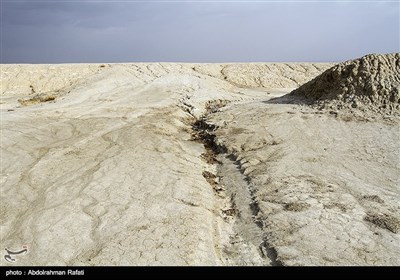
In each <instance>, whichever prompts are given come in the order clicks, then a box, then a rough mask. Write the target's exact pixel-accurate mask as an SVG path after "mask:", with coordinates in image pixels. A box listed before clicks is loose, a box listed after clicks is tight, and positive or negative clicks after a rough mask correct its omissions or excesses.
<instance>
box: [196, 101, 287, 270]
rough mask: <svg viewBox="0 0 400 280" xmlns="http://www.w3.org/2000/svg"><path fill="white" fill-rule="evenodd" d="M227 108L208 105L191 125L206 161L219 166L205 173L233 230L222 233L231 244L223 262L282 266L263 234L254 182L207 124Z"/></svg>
mask: <svg viewBox="0 0 400 280" xmlns="http://www.w3.org/2000/svg"><path fill="white" fill-rule="evenodd" d="M225 105H226V102H221V100H216V101H209V102H208V103H207V104H206V113H205V114H204V115H202V116H201V117H200V118H198V119H196V120H195V121H194V122H193V125H192V131H193V134H192V137H193V140H197V141H200V142H202V143H203V145H204V148H205V153H203V155H202V157H203V159H205V160H206V162H207V163H208V164H213V165H216V174H213V173H210V172H208V171H206V172H203V176H204V177H205V179H206V180H207V181H208V182H209V184H210V185H211V186H212V187H213V190H214V192H215V194H216V196H217V197H219V198H222V199H224V204H223V205H224V206H223V208H222V209H220V210H221V215H222V216H223V217H224V220H225V222H226V223H229V225H230V229H231V231H230V232H225V233H222V234H225V235H229V244H226V245H225V246H224V249H223V251H222V256H223V258H224V260H222V261H223V262H225V263H226V264H232V265H271V266H280V265H282V263H281V262H280V261H279V260H277V253H276V250H275V249H274V248H273V247H272V246H270V245H269V243H268V237H267V236H266V235H265V233H264V232H263V228H264V223H263V221H262V220H261V219H259V218H258V214H259V212H260V208H259V206H258V202H257V200H256V198H255V195H254V192H255V190H254V186H253V184H252V182H251V179H250V178H249V177H248V176H246V175H244V173H243V168H242V167H241V165H240V162H239V161H238V160H237V157H236V156H235V155H234V154H232V153H229V152H228V150H227V148H226V147H225V146H223V145H220V144H218V143H217V141H216V135H215V131H216V130H217V129H218V127H217V126H216V125H215V124H212V123H209V122H208V121H207V119H208V117H209V115H210V114H213V113H216V112H217V111H218V108H221V107H223V106H225ZM188 112H189V113H190V110H188ZM192 116H193V115H192ZM193 117H194V116H193Z"/></svg>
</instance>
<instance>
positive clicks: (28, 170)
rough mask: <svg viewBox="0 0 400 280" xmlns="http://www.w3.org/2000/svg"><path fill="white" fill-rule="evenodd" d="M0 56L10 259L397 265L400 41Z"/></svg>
mask: <svg viewBox="0 0 400 280" xmlns="http://www.w3.org/2000/svg"><path fill="white" fill-rule="evenodd" d="M1 68H2V69H1V71H2V78H1V79H2V80H1V85H2V88H1V100H0V103H1V178H0V179H1V204H0V208H1V214H0V224H1V236H0V240H1V241H0V242H1V244H0V246H1V247H2V248H7V249H9V250H11V251H18V250H21V248H23V247H22V246H24V245H25V246H27V248H28V252H27V253H26V254H21V255H15V256H14V258H15V259H16V261H15V262H13V263H10V262H9V261H7V260H6V259H5V258H1V261H0V262H1V263H0V264H1V265H13V264H14V265H28V266H33V265H246V266H251V265H261V266H269V265H272V266H274V265H400V254H399V252H400V202H399V201H400V200H399V198H400V184H399V183H400V182H399V178H400V141H399V139H400V130H399V128H400V126H399V124H400V113H399V112H400V110H399V104H400V103H399V101H400V93H399V91H400V90H399V88H400V86H399V85H400V58H399V54H389V55H369V56H366V57H363V58H360V59H358V60H353V61H348V62H344V63H341V64H339V65H335V64H329V63H247V64H178V63H135V64H71V65H1Z"/></svg>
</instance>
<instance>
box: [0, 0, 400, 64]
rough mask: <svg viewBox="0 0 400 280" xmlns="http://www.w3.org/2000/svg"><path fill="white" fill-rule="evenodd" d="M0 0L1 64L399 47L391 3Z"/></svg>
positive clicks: (291, 57) (302, 57)
mask: <svg viewBox="0 0 400 280" xmlns="http://www.w3.org/2000/svg"><path fill="white" fill-rule="evenodd" d="M0 1H1V31H2V40H1V47H2V56H1V62H3V63H62V62H152V61H159V62H160V61H175V62H238V61H241V62H246V61H260V62H265V61H342V60H347V59H350V58H356V57H360V56H362V55H365V54H368V53H390V52H399V48H400V38H399V33H400V22H399V20H400V15H399V13H400V7H399V2H398V1H390V2H383V1H358V2H357V1H347V2H343V1H329V2H324V1H289V2H288V1H286V2H282V1H280V2H271V1H269V2H266V1H264V2H262V1H246V0H244V1H230V2H229V1H228V2H226V1H225V2H224V1H218V2H217V1H172V2H171V1H154V2H153V1H114V0H105V1H90V0H86V1H85V0H83V1H82V0H80V1H74V0H72V1H71V0H69V1H58V0H50V1H49V0H48V1H39V0H30V1H18V0H11V1H6V0H0Z"/></svg>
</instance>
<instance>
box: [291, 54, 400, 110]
mask: <svg viewBox="0 0 400 280" xmlns="http://www.w3.org/2000/svg"><path fill="white" fill-rule="evenodd" d="M291 94H292V95H297V96H303V97H306V98H307V99H310V100H311V101H312V103H313V105H317V106H318V107H320V108H326V109H351V110H354V109H357V110H360V111H364V112H376V113H382V114H385V115H387V114H389V115H400V54H399V53H393V54H384V55H377V54H370V55H366V56H364V57H362V58H359V59H355V60H349V61H346V62H343V63H340V64H338V65H336V66H334V67H332V68H330V69H328V70H326V71H325V72H323V73H322V74H321V75H319V76H317V77H316V78H314V79H313V80H311V81H310V82H308V83H306V84H304V85H302V86H301V87H299V88H298V89H296V90H294V91H292V93H291Z"/></svg>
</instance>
